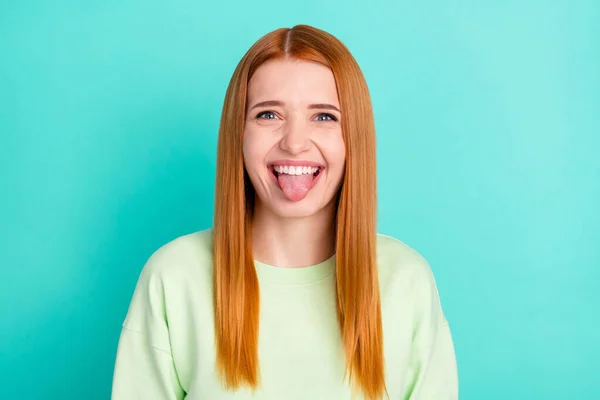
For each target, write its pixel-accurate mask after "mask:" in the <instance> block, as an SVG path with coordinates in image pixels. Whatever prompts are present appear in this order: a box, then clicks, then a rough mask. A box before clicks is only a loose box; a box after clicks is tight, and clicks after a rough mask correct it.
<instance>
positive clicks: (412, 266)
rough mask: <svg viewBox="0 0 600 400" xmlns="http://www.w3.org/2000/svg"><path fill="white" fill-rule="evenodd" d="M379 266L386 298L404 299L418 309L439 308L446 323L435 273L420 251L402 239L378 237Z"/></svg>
mask: <svg viewBox="0 0 600 400" xmlns="http://www.w3.org/2000/svg"><path fill="white" fill-rule="evenodd" d="M377 265H378V273H379V282H380V290H381V293H382V299H385V298H390V297H391V298H394V297H401V298H402V299H403V300H402V301H408V302H410V303H411V304H413V306H414V307H415V308H416V309H423V311H424V310H425V309H430V310H431V308H433V309H438V311H439V314H440V316H441V318H442V320H444V316H443V313H442V310H441V304H440V300H439V292H438V288H437V284H436V281H435V278H434V275H433V271H432V269H431V266H430V264H429V262H428V261H427V260H426V259H425V257H423V256H422V255H421V254H420V253H419V252H418V251H417V250H415V249H414V248H412V247H410V246H409V245H407V244H406V243H404V242H403V241H401V240H399V239H396V238H394V237H391V236H387V235H383V234H378V235H377Z"/></svg>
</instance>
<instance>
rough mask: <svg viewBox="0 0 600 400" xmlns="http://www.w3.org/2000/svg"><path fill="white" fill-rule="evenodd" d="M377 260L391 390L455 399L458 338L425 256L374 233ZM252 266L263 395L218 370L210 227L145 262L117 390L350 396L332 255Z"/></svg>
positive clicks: (146, 394) (156, 394)
mask: <svg viewBox="0 0 600 400" xmlns="http://www.w3.org/2000/svg"><path fill="white" fill-rule="evenodd" d="M377 262H378V268H379V281H380V290H381V309H382V320H383V335H384V357H385V373H386V387H387V391H388V393H389V395H390V399H392V400H396V399H397V400H400V399H411V400H415V399H419V400H425V399H427V400H429V399H432V400H450V399H457V398H458V377H457V371H456V359H455V354H454V346H453V342H452V338H451V335H450V330H449V327H448V322H447V320H446V318H445V317H444V314H443V312H442V308H441V306H440V302H439V297H438V292H437V288H436V285H435V281H434V278H433V275H432V273H431V269H430V267H429V265H428V263H427V261H426V260H425V259H424V258H423V257H422V256H421V255H419V254H418V253H417V252H416V251H414V250H412V249H411V248H410V247H408V246H407V245H406V244H404V243H403V242H401V241H399V240H397V239H394V238H391V237H388V236H384V235H378V236H377ZM255 265H256V270H257V275H258V279H259V285H260V296H261V303H260V307H261V308H260V330H259V344H258V346H259V348H258V351H259V365H260V371H261V377H262V381H263V385H262V387H261V388H260V389H259V390H258V391H257V392H256V393H254V394H253V393H252V392H251V391H250V390H249V389H245V388H244V389H239V390H237V391H227V390H225V389H224V388H223V386H222V385H221V382H220V380H219V379H218V378H217V375H216V373H215V367H214V365H215V356H216V352H215V345H214V329H213V300H212V293H213V291H212V230H210V229H209V230H204V231H199V232H195V233H192V234H189V235H185V236H181V237H179V238H176V239H174V240H172V241H171V242H169V243H167V244H165V245H164V246H162V247H161V248H159V249H158V250H157V251H156V252H155V253H154V254H152V256H151V257H150V258H149V259H148V261H147V263H146V265H145V266H144V268H143V270H142V272H141V275H140V278H139V281H138V283H137V286H136V289H135V292H134V294H133V299H132V301H131V304H130V306H129V311H128V313H127V316H126V318H125V321H124V323H123V330H122V332H121V337H120V339H119V346H118V351H117V359H116V365H115V371H114V379H113V390H112V398H113V399H114V400H137V399H140V400H142V399H143V400H158V399H160V400H167V399H188V400H226V399H232V400H233V399H235V400H244V399H254V400H266V399H269V400H295V399H298V400H300V399H301V400H313V399H314V400H318V399H323V400H338V399H339V400H341V399H344V400H346V399H348V400H349V399H351V398H352V394H351V390H350V385H349V384H348V382H347V381H343V375H344V361H345V359H344V353H343V347H342V342H341V334H340V329H339V326H338V322H337V317H336V298H335V256H333V257H332V258H330V259H328V260H326V261H324V262H322V263H320V264H317V265H313V266H309V267H304V268H278V267H274V266H270V265H266V264H263V263H260V262H255ZM354 398H362V397H354Z"/></svg>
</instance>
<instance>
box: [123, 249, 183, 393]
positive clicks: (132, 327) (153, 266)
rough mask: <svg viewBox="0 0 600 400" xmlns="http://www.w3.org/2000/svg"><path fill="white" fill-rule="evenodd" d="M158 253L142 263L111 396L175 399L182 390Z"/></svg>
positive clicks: (124, 328)
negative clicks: (172, 345)
mask: <svg viewBox="0 0 600 400" xmlns="http://www.w3.org/2000/svg"><path fill="white" fill-rule="evenodd" d="M158 267H159V257H158V256H157V254H156V253H155V254H153V255H152V257H150V259H149V260H148V262H147V263H146V265H145V266H144V268H143V270H142V273H141V274H140V278H139V279H138V282H137V285H136V288H135V291H134V293H133V297H132V300H131V303H130V305H129V310H128V312H127V316H126V318H125V321H124V322H123V327H122V330H121V336H120V338H119V344H118V349H117V357H116V362H115V368H114V374H113V384H112V399H113V400H136V399H140V400H141V399H143V400H159V399H160V400H178V399H183V397H184V391H183V389H182V388H181V385H180V383H179V379H178V375H177V370H176V368H175V364H174V361H173V356H172V353H171V345H170V339H169V329H168V322H167V315H166V312H165V298H164V292H165V291H164V283H163V279H162V277H161V273H160V269H159V268H158Z"/></svg>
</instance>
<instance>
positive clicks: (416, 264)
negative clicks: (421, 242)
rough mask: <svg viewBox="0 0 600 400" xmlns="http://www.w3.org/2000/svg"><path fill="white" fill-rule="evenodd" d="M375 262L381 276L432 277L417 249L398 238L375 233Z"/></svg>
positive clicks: (427, 264)
mask: <svg viewBox="0 0 600 400" xmlns="http://www.w3.org/2000/svg"><path fill="white" fill-rule="evenodd" d="M377 264H378V268H379V274H380V275H381V276H382V278H385V279H388V280H389V279H390V278H393V277H394V276H397V275H401V276H403V277H404V278H405V279H406V278H409V277H411V278H419V279H423V278H429V279H432V278H433V274H432V272H431V267H430V266H429V263H428V262H427V260H426V259H425V257H423V256H422V255H421V254H420V253H419V252H418V251H417V250H415V249H413V248H412V247H410V246H409V245H407V244H406V243H404V242H403V241H401V240H400V239H396V238H394V237H392V236H388V235H384V234H381V233H379V234H377Z"/></svg>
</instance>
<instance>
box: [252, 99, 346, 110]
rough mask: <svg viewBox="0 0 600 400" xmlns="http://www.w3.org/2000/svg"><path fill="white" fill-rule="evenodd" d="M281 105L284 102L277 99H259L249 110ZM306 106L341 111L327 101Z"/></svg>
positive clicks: (312, 108)
mask: <svg viewBox="0 0 600 400" xmlns="http://www.w3.org/2000/svg"><path fill="white" fill-rule="evenodd" d="M283 105H284V103H283V102H282V101H279V100H267V101H261V102H260V103H256V104H255V105H253V106H252V108H251V110H253V109H255V108H257V107H269V106H271V107H273V106H277V107H283ZM308 108H309V109H311V110H314V109H319V110H335V111H337V112H341V111H340V110H339V109H338V108H337V107H336V106H334V105H333V104H328V103H318V104H310V105H309V106H308Z"/></svg>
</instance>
